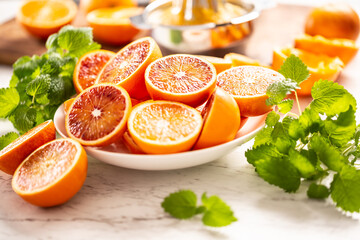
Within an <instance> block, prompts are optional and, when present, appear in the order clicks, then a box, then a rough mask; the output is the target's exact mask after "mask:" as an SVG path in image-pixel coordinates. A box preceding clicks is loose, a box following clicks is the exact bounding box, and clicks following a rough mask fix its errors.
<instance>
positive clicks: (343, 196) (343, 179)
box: [330, 166, 360, 212]
mask: <svg viewBox="0 0 360 240" xmlns="http://www.w3.org/2000/svg"><path fill="white" fill-rule="evenodd" d="M359 183H360V171H359V170H356V168H354V167H350V166H345V167H344V168H342V170H341V172H339V173H338V174H336V175H335V176H334V179H333V181H332V183H331V187H330V190H331V198H332V199H333V201H334V202H335V203H336V206H337V207H340V208H342V209H343V210H344V211H349V212H359V211H360V184H359Z"/></svg>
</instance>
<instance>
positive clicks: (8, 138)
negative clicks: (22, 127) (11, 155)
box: [0, 132, 19, 150]
mask: <svg viewBox="0 0 360 240" xmlns="http://www.w3.org/2000/svg"><path fill="white" fill-rule="evenodd" d="M18 137H19V134H17V133H16V132H9V133H7V134H5V135H2V136H1V137H0V150H2V149H4V148H5V147H6V146H7V145H9V144H10V143H12V142H13V141H15V139H17V138H18Z"/></svg>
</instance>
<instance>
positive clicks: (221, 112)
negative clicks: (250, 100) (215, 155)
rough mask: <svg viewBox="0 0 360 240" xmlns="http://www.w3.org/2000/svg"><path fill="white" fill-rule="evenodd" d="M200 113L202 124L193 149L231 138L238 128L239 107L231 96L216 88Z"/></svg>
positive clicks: (223, 141) (224, 141)
mask: <svg viewBox="0 0 360 240" xmlns="http://www.w3.org/2000/svg"><path fill="white" fill-rule="evenodd" d="M201 115H202V116H203V119H204V125H203V128H202V130H201V133H200V137H199V139H198V140H197V142H196V144H195V146H194V149H201V148H207V147H212V146H216V145H219V144H222V143H226V142H229V141H231V140H233V139H234V138H235V136H236V133H237V132H238V130H239V128H240V121H241V119H240V111H239V107H238V105H237V103H236V101H235V100H234V98H233V97H232V96H230V95H229V94H228V93H226V92H225V91H224V90H222V89H221V88H217V89H216V90H215V91H214V93H213V94H212V95H211V97H210V99H209V100H208V101H207V103H206V105H205V107H204V109H203V110H202V113H201Z"/></svg>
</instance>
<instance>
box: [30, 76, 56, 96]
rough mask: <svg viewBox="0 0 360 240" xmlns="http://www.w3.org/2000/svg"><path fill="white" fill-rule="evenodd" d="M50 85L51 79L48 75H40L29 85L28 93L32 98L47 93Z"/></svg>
mask: <svg viewBox="0 0 360 240" xmlns="http://www.w3.org/2000/svg"><path fill="white" fill-rule="evenodd" d="M50 83H51V78H50V76H49V75H48V74H45V75H39V76H38V77H37V78H35V79H34V80H32V81H31V82H30V83H29V84H28V85H27V87H26V93H27V94H28V95H30V96H36V95H37V94H44V93H47V91H48V90H49V88H50Z"/></svg>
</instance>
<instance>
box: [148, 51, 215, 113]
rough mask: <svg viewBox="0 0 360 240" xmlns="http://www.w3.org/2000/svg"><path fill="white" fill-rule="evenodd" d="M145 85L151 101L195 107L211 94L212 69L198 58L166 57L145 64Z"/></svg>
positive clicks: (213, 81) (212, 89) (180, 55)
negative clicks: (164, 101) (170, 102)
mask: <svg viewBox="0 0 360 240" xmlns="http://www.w3.org/2000/svg"><path fill="white" fill-rule="evenodd" d="M145 83H146V88H147V90H148V92H149V94H150V96H151V98H152V99H154V100H169V101H176V102H181V103H185V104H188V105H190V106H193V107H196V106H198V105H200V104H202V103H203V102H204V101H206V99H208V98H209V97H210V95H211V94H212V92H213V91H214V89H215V87H216V69H215V67H214V66H213V65H212V64H211V63H209V62H208V61H206V60H204V59H202V58H200V57H196V56H193V55H187V54H177V55H169V56H166V57H163V58H160V59H158V60H156V61H154V62H153V63H151V64H150V65H149V67H148V68H147V69H146V72H145Z"/></svg>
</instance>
